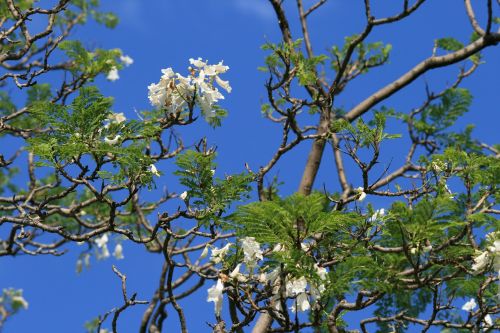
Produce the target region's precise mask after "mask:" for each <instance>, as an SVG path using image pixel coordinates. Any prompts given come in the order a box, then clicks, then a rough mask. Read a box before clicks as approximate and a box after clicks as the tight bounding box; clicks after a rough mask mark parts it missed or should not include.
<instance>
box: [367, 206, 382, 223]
mask: <svg viewBox="0 0 500 333" xmlns="http://www.w3.org/2000/svg"><path fill="white" fill-rule="evenodd" d="M384 216H385V209H384V208H380V209H378V210H376V211H375V213H373V215H372V216H371V217H370V218H369V219H368V221H369V222H375V221H377V220H380V219H381V218H382V217H384Z"/></svg>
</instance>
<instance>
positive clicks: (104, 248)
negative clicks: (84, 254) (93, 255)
mask: <svg viewBox="0 0 500 333" xmlns="http://www.w3.org/2000/svg"><path fill="white" fill-rule="evenodd" d="M109 256H110V254H109V249H108V245H107V244H104V245H103V246H102V248H101V253H97V259H99V260H100V259H106V258H109Z"/></svg>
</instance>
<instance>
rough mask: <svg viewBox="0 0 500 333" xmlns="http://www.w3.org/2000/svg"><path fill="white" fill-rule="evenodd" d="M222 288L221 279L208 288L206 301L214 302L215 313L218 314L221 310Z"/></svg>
mask: <svg viewBox="0 0 500 333" xmlns="http://www.w3.org/2000/svg"><path fill="white" fill-rule="evenodd" d="M223 290H224V284H223V283H222V281H221V279H218V280H217V283H216V284H215V285H213V286H212V287H210V288H209V289H208V297H207V302H214V307H215V314H216V315H217V316H220V312H221V310H222V300H223V295H222V292H223Z"/></svg>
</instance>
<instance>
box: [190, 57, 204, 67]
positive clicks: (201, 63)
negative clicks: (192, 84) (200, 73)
mask: <svg viewBox="0 0 500 333" xmlns="http://www.w3.org/2000/svg"><path fill="white" fill-rule="evenodd" d="M189 63H190V64H191V65H193V66H196V67H198V68H203V67H205V66H206V65H207V63H206V62H204V61H203V60H202V59H201V58H198V59H196V60H195V59H193V58H190V59H189Z"/></svg>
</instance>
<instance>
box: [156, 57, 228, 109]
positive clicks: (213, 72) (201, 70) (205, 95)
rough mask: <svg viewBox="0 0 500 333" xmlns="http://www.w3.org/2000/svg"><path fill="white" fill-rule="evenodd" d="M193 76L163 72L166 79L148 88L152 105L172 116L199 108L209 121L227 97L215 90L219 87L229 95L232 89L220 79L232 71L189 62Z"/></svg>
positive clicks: (223, 66)
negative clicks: (215, 108)
mask: <svg viewBox="0 0 500 333" xmlns="http://www.w3.org/2000/svg"><path fill="white" fill-rule="evenodd" d="M189 62H190V64H191V65H192V66H191V67H189V68H188V69H189V72H190V74H189V75H188V76H182V75H181V74H179V73H174V71H173V70H172V68H166V69H162V70H161V72H162V74H163V75H162V76H161V78H160V81H159V82H158V83H152V84H151V85H149V86H148V90H149V94H148V97H149V101H150V102H151V105H153V106H154V107H157V108H161V109H165V110H167V111H168V112H170V113H180V112H182V111H184V110H185V109H186V108H191V107H192V106H194V105H195V104H196V105H198V106H199V107H200V109H201V110H202V112H203V114H204V115H205V117H210V116H211V115H212V112H213V111H214V105H215V104H216V103H217V102H218V101H219V100H221V99H224V96H223V95H222V94H221V93H220V91H219V90H218V89H217V87H215V85H214V83H217V84H218V85H219V86H220V87H221V88H223V89H224V90H226V91H227V92H228V93H230V92H231V86H230V85H229V82H228V81H224V80H222V79H221V78H220V77H219V75H220V74H223V73H225V72H226V71H227V70H228V69H229V67H228V66H225V65H223V63H222V61H221V62H219V63H218V64H216V65H209V64H208V63H207V62H206V61H203V60H202V59H201V58H198V59H197V60H195V59H189Z"/></svg>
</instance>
